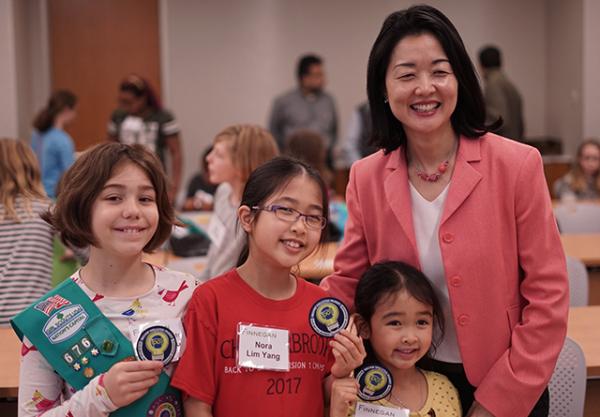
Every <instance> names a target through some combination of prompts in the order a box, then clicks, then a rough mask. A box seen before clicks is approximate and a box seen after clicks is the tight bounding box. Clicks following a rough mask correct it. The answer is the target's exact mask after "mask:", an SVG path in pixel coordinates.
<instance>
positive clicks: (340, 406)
mask: <svg viewBox="0 0 600 417" xmlns="http://www.w3.org/2000/svg"><path fill="white" fill-rule="evenodd" d="M357 393H358V382H356V380H355V379H354V378H350V377H348V378H341V379H335V380H334V381H333V384H332V385H331V402H330V404H329V417H347V416H348V411H349V410H350V407H351V406H352V405H353V404H355V403H356V395H357Z"/></svg>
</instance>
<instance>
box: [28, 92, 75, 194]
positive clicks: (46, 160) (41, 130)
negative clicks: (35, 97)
mask: <svg viewBox="0 0 600 417" xmlns="http://www.w3.org/2000/svg"><path fill="white" fill-rule="evenodd" d="M76 104H77V97H76V96H75V94H73V93H72V92H70V91H68V90H58V91H56V92H55V93H54V94H52V96H51V97H50V99H49V100H48V104H47V105H46V107H44V108H43V109H42V110H41V111H40V112H39V113H38V115H37V116H36V117H35V120H34V121H33V127H34V128H35V131H34V132H33V135H32V137H31V147H32V148H33V150H34V152H35V153H36V155H37V157H38V161H39V163H40V167H41V172H42V183H43V184H44V188H45V189H46V194H48V196H49V197H51V198H55V197H56V186H57V185H58V182H59V181H60V178H61V177H62V175H63V174H64V172H65V171H66V170H67V169H68V168H69V167H70V166H71V164H72V163H73V160H74V159H75V145H74V144H73V139H71V136H69V134H68V133H67V132H66V131H65V127H66V126H68V125H69V124H70V123H71V122H72V121H73V120H74V119H75V116H76V114H77V113H76V112H75V105H76Z"/></svg>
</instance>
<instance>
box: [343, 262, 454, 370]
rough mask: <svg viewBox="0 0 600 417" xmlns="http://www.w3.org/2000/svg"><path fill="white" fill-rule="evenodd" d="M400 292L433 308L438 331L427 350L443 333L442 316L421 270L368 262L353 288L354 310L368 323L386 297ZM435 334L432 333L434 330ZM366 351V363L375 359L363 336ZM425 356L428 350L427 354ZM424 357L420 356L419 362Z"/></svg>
mask: <svg viewBox="0 0 600 417" xmlns="http://www.w3.org/2000/svg"><path fill="white" fill-rule="evenodd" d="M400 291H406V292H407V293H408V294H409V295H410V296H411V297H414V298H416V299H417V300H418V301H420V302H421V303H423V304H425V305H428V306H431V309H432V310H433V326H434V328H435V327H436V326H437V329H438V330H439V333H438V334H437V335H436V336H437V337H436V338H435V340H433V342H432V347H431V349H430V352H431V351H435V349H436V347H437V346H438V345H439V343H440V342H441V341H442V339H443V336H444V328H445V323H444V316H443V314H442V307H441V305H440V301H439V299H438V297H437V295H436V293H435V290H434V289H433V286H432V285H431V283H430V282H429V280H428V279H427V277H426V276H425V274H423V273H422V272H421V271H419V270H418V269H416V268H414V267H413V266H411V265H409V264H406V263H404V262H397V261H383V262H378V263H376V264H374V265H372V266H371V267H370V268H369V269H367V270H366V271H365V273H364V274H363V275H362V277H361V278H360V280H359V281H358V286H357V287H356V294H355V296H354V306H355V308H356V313H358V314H360V316H361V317H362V319H363V320H364V322H365V324H366V325H369V326H370V323H371V318H372V317H373V314H374V313H375V309H377V307H378V306H379V305H380V304H381V303H382V302H385V301H386V300H387V299H388V298H389V297H393V296H395V295H396V294H397V293H398V292H400ZM434 335H435V333H434ZM364 343H365V348H366V350H367V359H366V362H376V361H377V359H376V358H375V353H374V351H373V347H372V346H371V344H370V342H369V340H367V339H365V341H364ZM427 356H429V353H428V355H427ZM423 359H426V357H425V358H422V359H421V360H420V361H419V363H420V362H421V361H422V360H423Z"/></svg>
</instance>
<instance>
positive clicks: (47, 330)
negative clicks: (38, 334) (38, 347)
mask: <svg viewBox="0 0 600 417" xmlns="http://www.w3.org/2000/svg"><path fill="white" fill-rule="evenodd" d="M87 319H88V314H87V313H86V311H85V310H84V309H83V307H82V306H81V305H80V304H75V305H72V306H69V307H64V308H63V309H61V310H59V311H57V312H56V313H54V314H53V315H52V317H50V319H48V321H47V322H46V324H45V325H44V328H43V329H42V331H43V332H44V335H45V336H46V337H47V338H48V340H50V343H52V344H57V343H60V342H62V341H64V340H67V339H69V338H70V337H72V336H73V335H75V334H76V333H77V332H78V331H79V330H80V329H81V328H82V327H83V325H84V324H85V323H86V321H87Z"/></svg>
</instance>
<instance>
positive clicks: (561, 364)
mask: <svg viewBox="0 0 600 417" xmlns="http://www.w3.org/2000/svg"><path fill="white" fill-rule="evenodd" d="M586 382H587V381H586V366H585V357H584V356H583V351H582V350H581V348H580V347H579V345H578V344H577V343H575V342H574V341H573V340H572V339H569V338H568V337H567V338H566V339H565V343H564V345H563V348H562V350H561V351H560V355H559V356H558V362H557V363H556V367H555V368H554V373H553V374H552V378H551V379H550V384H549V385H548V390H549V391H550V412H549V414H548V417H582V416H583V406H584V401H585V388H586Z"/></svg>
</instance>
